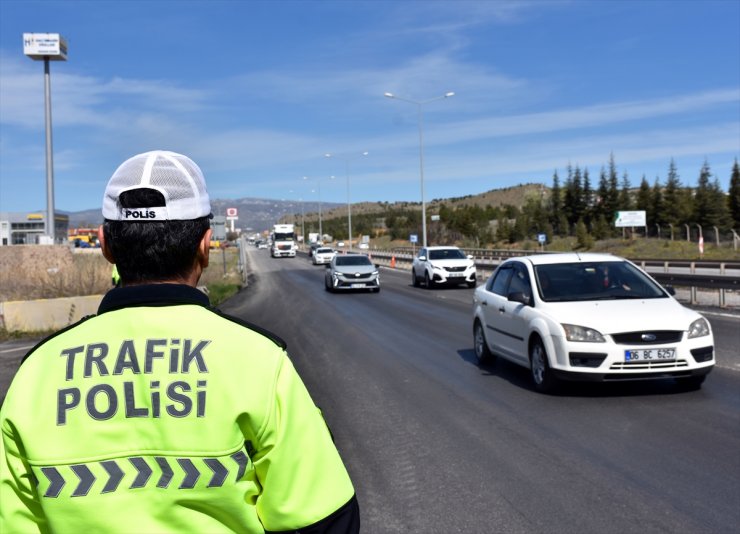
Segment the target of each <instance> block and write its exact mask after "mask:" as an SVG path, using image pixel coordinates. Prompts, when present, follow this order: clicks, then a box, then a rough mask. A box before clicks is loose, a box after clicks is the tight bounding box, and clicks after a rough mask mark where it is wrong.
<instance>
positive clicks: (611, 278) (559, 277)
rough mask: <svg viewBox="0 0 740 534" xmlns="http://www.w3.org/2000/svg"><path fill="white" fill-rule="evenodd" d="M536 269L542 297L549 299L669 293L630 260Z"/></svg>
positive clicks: (607, 297) (539, 266) (575, 299)
mask: <svg viewBox="0 0 740 534" xmlns="http://www.w3.org/2000/svg"><path fill="white" fill-rule="evenodd" d="M534 272H535V278H536V279H537V286H538V287H539V293H540V297H542V299H543V300H544V301H546V302H573V301H585V300H619V299H655V298H667V297H668V295H667V294H666V293H665V291H663V290H662V289H661V287H660V286H659V285H657V284H656V283H655V282H653V281H652V280H651V279H650V278H648V277H647V276H645V274H644V273H643V272H642V271H640V270H639V269H638V268H636V267H635V266H634V265H632V264H630V263H628V262H626V261H604V262H583V263H581V262H579V263H553V264H550V265H537V266H535V268H534Z"/></svg>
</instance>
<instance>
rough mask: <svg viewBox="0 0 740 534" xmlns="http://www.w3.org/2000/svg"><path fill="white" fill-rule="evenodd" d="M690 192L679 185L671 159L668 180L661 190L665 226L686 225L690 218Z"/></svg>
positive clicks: (679, 181) (676, 171) (674, 164)
mask: <svg viewBox="0 0 740 534" xmlns="http://www.w3.org/2000/svg"><path fill="white" fill-rule="evenodd" d="M690 193H691V191H690V190H686V189H684V188H683V186H682V185H681V180H680V178H679V176H678V170H677V169H676V163H675V162H674V161H673V158H671V163H670V165H669V166H668V178H667V179H666V184H665V189H664V190H663V206H664V208H663V213H664V217H665V222H666V224H673V226H678V225H679V224H686V223H688V222H689V219H690V218H691V207H690Z"/></svg>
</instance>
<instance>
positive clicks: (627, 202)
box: [619, 172, 632, 211]
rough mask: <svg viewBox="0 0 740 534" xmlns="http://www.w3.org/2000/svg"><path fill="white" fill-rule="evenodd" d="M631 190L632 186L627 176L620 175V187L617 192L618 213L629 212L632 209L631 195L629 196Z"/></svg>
mask: <svg viewBox="0 0 740 534" xmlns="http://www.w3.org/2000/svg"><path fill="white" fill-rule="evenodd" d="M631 188H632V184H631V183H630V179H629V176H627V173H626V172H625V173H624V174H623V175H622V186H621V189H620V190H619V210H620V211H630V210H631V209H632V195H631V194H630V189H631Z"/></svg>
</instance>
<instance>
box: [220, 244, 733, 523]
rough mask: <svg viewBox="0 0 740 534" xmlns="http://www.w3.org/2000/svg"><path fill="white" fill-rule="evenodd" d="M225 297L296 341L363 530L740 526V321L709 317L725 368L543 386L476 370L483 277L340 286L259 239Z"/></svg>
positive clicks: (504, 368)
mask: <svg viewBox="0 0 740 534" xmlns="http://www.w3.org/2000/svg"><path fill="white" fill-rule="evenodd" d="M250 258H251V263H252V267H253V271H254V272H255V275H254V279H253V280H252V282H251V285H250V287H249V288H248V289H247V290H245V291H243V292H242V293H240V294H239V295H238V296H237V297H235V298H233V299H231V300H230V301H229V302H227V303H226V304H225V305H224V306H222V308H223V309H224V311H226V312H228V313H232V314H234V315H238V316H239V317H242V318H244V319H246V320H249V321H252V322H255V323H258V324H260V325H262V326H265V327H267V328H269V329H271V330H273V331H274V332H276V333H277V334H278V335H280V336H281V337H283V338H284V339H285V340H286V341H287V342H288V347H289V352H290V354H291V357H292V358H293V360H294V361H295V363H296V367H297V368H298V369H299V372H300V373H301V375H302V376H303V379H304V381H305V382H306V384H307V386H308V387H309V390H310V391H311V392H312V395H313V397H314V400H315V401H316V402H317V404H318V405H319V406H321V408H322V409H323V411H324V413H325V415H326V418H327V420H328V421H329V423H330V425H331V427H332V431H333V432H334V435H335V438H336V441H337V444H338V447H339V449H340V452H341V453H342V456H343V458H344V459H345V462H346V463H347V465H348V468H349V470H350V473H351V475H352V477H353V480H354V482H355V486H356V489H357V493H358V497H359V499H360V503H361V508H362V521H363V531H364V532H369V533H394V532H421V533H435V532H440V533H448V532H507V533H508V532H569V533H574V532H575V533H581V532H582V533H595V532H599V533H607V532H614V533H625V532H640V533H644V532H665V531H670V532H718V533H725V532H731V531H735V532H737V528H738V525H739V524H740V354H739V353H738V352H739V351H738V347H740V319H739V318H737V317H732V316H729V315H728V316H724V314H714V313H712V314H711V315H708V317H709V319H710V320H711V322H712V325H713V328H714V331H715V335H716V336H717V341H716V343H717V360H718V366H717V367H716V368H715V370H714V371H713V372H712V374H711V375H710V376H709V378H708V379H707V381H706V382H705V384H704V387H703V388H702V389H701V390H700V391H695V392H689V393H686V392H683V393H682V392H678V390H677V388H675V387H674V384H673V383H672V382H666V383H645V382H642V383H633V384H606V385H593V384H579V385H576V386H574V387H572V388H570V389H569V390H567V392H566V393H565V394H562V395H558V396H545V395H541V394H538V393H535V392H534V391H533V389H532V386H531V385H530V379H529V375H528V372H527V371H526V370H523V369H520V368H518V367H516V366H513V365H510V364H507V363H506V362H500V363H499V364H497V365H496V366H495V367H490V368H479V367H478V366H477V365H476V363H475V357H474V353H473V350H472V332H471V330H472V322H471V300H472V290H469V289H438V290H432V291H428V290H425V289H414V288H412V287H411V285H410V276H409V274H408V273H406V272H396V271H390V270H386V269H384V270H383V271H382V274H381V278H382V282H383V288H382V291H381V293H380V294H377V295H376V294H369V293H352V294H330V293H327V292H326V291H324V288H323V275H324V269H323V268H322V267H317V266H313V265H311V264H310V262H309V261H308V260H307V259H306V258H305V257H300V256H299V257H298V258H296V259H288V258H283V259H272V258H270V257H269V254H268V253H267V251H257V250H253V251H250Z"/></svg>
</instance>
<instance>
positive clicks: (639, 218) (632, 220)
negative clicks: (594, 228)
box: [614, 211, 647, 228]
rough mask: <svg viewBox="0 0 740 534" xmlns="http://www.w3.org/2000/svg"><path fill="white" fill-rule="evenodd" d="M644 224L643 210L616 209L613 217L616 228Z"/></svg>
mask: <svg viewBox="0 0 740 534" xmlns="http://www.w3.org/2000/svg"><path fill="white" fill-rule="evenodd" d="M646 224H647V223H646V217H645V211H618V212H617V214H616V215H615V217H614V226H616V227H617V228H623V227H630V226H645V225H646Z"/></svg>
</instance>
